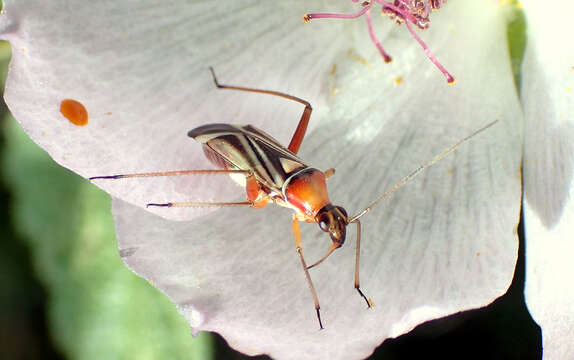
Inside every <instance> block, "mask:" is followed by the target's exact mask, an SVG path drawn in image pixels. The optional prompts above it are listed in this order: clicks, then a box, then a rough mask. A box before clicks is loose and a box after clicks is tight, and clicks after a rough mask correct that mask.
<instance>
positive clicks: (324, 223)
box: [319, 214, 330, 232]
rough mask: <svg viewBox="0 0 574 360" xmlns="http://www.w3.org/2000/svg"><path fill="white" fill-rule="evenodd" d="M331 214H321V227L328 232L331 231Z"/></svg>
mask: <svg viewBox="0 0 574 360" xmlns="http://www.w3.org/2000/svg"><path fill="white" fill-rule="evenodd" d="M329 223H330V221H329V215H327V214H321V216H320V217H319V227H320V228H321V230H323V231H325V232H327V231H329Z"/></svg>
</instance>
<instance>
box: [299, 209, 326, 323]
mask: <svg viewBox="0 0 574 360" xmlns="http://www.w3.org/2000/svg"><path fill="white" fill-rule="evenodd" d="M292 225H293V237H294V238H295V247H296V249H297V254H299V258H300V259H301V265H302V266H303V271H304V272H305V277H306V278H307V283H308V284H309V289H311V294H312V295H313V301H314V302H315V311H316V312H317V319H318V320H319V327H320V328H321V329H323V323H322V322H321V312H320V309H321V307H320V306H319V298H318V297H317V291H315V286H313V281H312V280H311V275H309V270H307V264H306V263H305V258H304V257H303V248H302V244H301V229H300V228H299V221H297V217H296V216H295V214H293V222H292Z"/></svg>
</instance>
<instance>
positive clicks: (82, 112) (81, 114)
mask: <svg viewBox="0 0 574 360" xmlns="http://www.w3.org/2000/svg"><path fill="white" fill-rule="evenodd" d="M60 112H61V113H62V115H64V116H65V117H66V119H68V120H70V122H71V123H72V124H74V125H78V126H84V125H86V124H87V123H88V110H86V107H85V106H84V105H83V104H82V103H81V102H79V101H76V100H72V99H65V100H62V102H61V103H60Z"/></svg>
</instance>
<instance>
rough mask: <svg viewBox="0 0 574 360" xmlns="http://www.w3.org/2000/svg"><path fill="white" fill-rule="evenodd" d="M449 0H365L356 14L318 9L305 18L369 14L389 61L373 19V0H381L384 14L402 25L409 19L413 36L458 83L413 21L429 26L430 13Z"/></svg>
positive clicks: (376, 0)
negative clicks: (419, 33) (415, 28)
mask: <svg viewBox="0 0 574 360" xmlns="http://www.w3.org/2000/svg"><path fill="white" fill-rule="evenodd" d="M351 1H353V2H358V1H359V0H351ZM445 2H446V0H394V1H393V2H390V1H386V0H367V1H363V2H362V3H361V6H362V7H363V8H362V9H361V10H360V11H358V12H356V13H352V14H337V13H314V14H305V15H304V16H303V20H304V21H305V22H306V23H308V22H310V21H311V20H312V19H327V18H331V19H355V18H358V17H361V16H363V15H364V16H365V20H366V21H367V25H368V28H369V36H370V38H371V41H372V42H373V44H374V45H375V47H376V48H377V50H378V51H379V53H380V54H381V56H382V57H383V60H384V61H385V62H387V63H388V62H390V61H391V60H392V58H391V56H390V55H389V54H388V53H387V52H386V51H385V50H384V49H383V46H382V45H381V43H380V41H379V40H378V39H377V37H376V35H375V32H374V30H373V23H372V20H371V6H372V5H373V3H378V4H380V5H381V7H382V11H381V15H383V16H384V15H389V18H390V19H391V20H394V21H396V23H397V24H398V25H400V24H402V23H403V22H404V23H405V25H406V27H407V29H408V30H409V32H410V33H411V35H412V36H413V38H414V39H415V40H416V41H417V42H418V43H419V44H420V45H421V47H422V48H423V50H424V52H425V55H426V56H427V57H428V58H429V60H430V61H431V62H432V63H433V64H435V66H436V67H437V68H438V69H439V70H440V72H442V73H443V74H444V76H445V77H446V80H447V82H448V83H449V84H454V83H455V79H454V77H453V76H452V75H451V74H450V73H449V72H448V71H447V70H446V69H445V67H444V66H443V65H442V64H441V63H440V62H439V61H438V59H437V58H436V56H435V55H434V54H433V53H432V51H431V50H430V48H429V47H428V46H427V45H426V44H425V42H424V41H423V40H422V39H421V38H420V37H419V36H418V35H417V34H416V32H415V31H414V29H413V28H412V26H411V24H414V25H416V26H417V27H418V28H419V29H421V30H425V29H427V28H428V27H429V24H430V19H429V16H430V13H431V12H432V11H433V10H438V9H440V7H441V5H442V4H443V3H445Z"/></svg>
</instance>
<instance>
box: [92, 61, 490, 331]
mask: <svg viewBox="0 0 574 360" xmlns="http://www.w3.org/2000/svg"><path fill="white" fill-rule="evenodd" d="M210 70H211V74H212V76H213V81H214V83H215V85H216V86H217V87H218V88H219V89H229V90H239V91H247V92H255V93H261V94H268V95H273V96H279V97H283V98H286V99H289V100H292V101H296V102H299V103H301V104H303V105H305V109H304V110H303V114H302V115H301V118H300V120H299V124H298V125H297V128H296V130H295V133H294V134H293V136H292V138H291V141H290V143H289V145H288V147H287V148H285V147H284V146H283V145H281V144H280V143H279V142H278V141H277V140H275V139H274V138H273V137H271V136H270V135H268V134H266V133H265V132H263V131H261V130H259V129H257V128H256V127H254V126H251V125H245V126H238V125H230V124H225V123H217V124H207V125H202V126H199V127H197V128H194V129H192V130H190V131H189V132H188V136H190V137H192V138H194V139H195V140H197V141H199V142H200V143H202V145H203V151H204V153H205V156H206V157H207V158H208V159H209V160H210V161H211V162H212V163H213V164H214V165H215V166H216V167H218V168H219V169H217V170H181V171H165V172H149V173H137V174H122V175H111V176H94V177H91V178H90V180H99V179H124V178H133V177H153V176H175V175H199V174H225V175H229V176H231V177H232V178H233V179H234V180H235V181H236V182H238V183H239V184H240V185H242V186H244V187H245V191H246V201H241V202H169V203H148V204H147V206H148V207H149V206H160V207H196V206H249V207H252V208H262V207H265V206H266V205H268V204H270V203H275V204H277V205H279V206H283V207H287V208H290V209H292V210H293V212H294V213H293V216H292V231H293V237H294V240H295V248H296V251H297V254H298V255H299V259H300V261H301V266H302V268H303V271H304V273H305V277H306V279H307V283H308V285H309V288H310V290H311V294H312V296H313V301H314V303H315V311H316V314H317V320H318V322H319V327H320V328H321V329H323V323H322V321H321V312H320V305H319V298H318V296H317V292H316V290H315V287H314V285H313V281H312V280H311V275H310V274H309V269H311V268H312V267H314V266H317V265H319V264H320V263H321V262H323V261H324V260H325V259H327V258H328V257H329V255H331V254H332V253H333V251H334V250H335V249H338V248H339V247H341V246H342V245H343V243H344V242H345V238H346V229H347V226H348V225H349V224H355V225H356V226H357V240H356V241H357V242H356V253H355V281H354V287H355V289H356V290H357V292H358V293H359V295H360V296H361V297H362V298H363V299H364V300H365V302H366V303H367V307H369V308H370V307H372V301H371V300H370V299H369V298H367V296H366V295H365V294H364V293H363V291H362V290H361V287H360V281H359V257H360V243H361V222H360V221H359V218H360V217H362V216H363V215H365V214H366V213H368V212H369V211H371V209H372V208H373V207H374V206H375V205H377V204H378V203H379V202H380V201H381V200H383V199H385V198H386V197H388V196H389V195H391V194H392V193H393V192H395V191H397V190H398V189H399V188H401V187H402V186H403V185H405V184H406V183H407V182H408V181H409V180H411V179H412V178H413V177H415V176H416V175H418V174H419V173H420V172H421V171H422V170H424V169H425V168H427V167H429V166H431V165H433V164H434V163H436V162H437V161H439V160H440V159H442V158H443V157H445V156H446V155H448V154H449V153H451V152H452V151H454V150H455V149H456V148H457V147H458V146H460V145H461V144H462V143H463V142H465V141H467V140H469V139H470V138H472V137H474V136H476V135H477V134H478V133H480V132H482V131H484V130H486V129H487V128H489V127H490V126H492V125H494V124H495V123H496V122H497V121H498V120H495V121H493V122H491V123H489V124H487V125H486V126H484V127H482V128H480V129H479V130H477V131H475V132H474V133H472V134H471V135H469V136H467V137H465V138H464V139H462V140H459V141H458V142H457V143H456V144H454V145H453V146H451V147H449V148H447V149H445V150H444V151H443V152H442V153H440V154H438V155H436V156H435V157H434V158H432V159H431V160H430V161H428V162H427V163H425V164H423V165H421V166H419V167H418V168H417V169H415V170H414V171H413V172H411V173H410V174H408V175H407V176H405V177H404V178H403V179H402V180H400V181H399V182H398V183H397V184H395V185H394V186H393V187H392V188H391V189H390V190H388V191H386V192H385V193H383V194H382V195H380V196H379V197H378V198H376V199H375V200H374V201H373V202H372V203H370V204H369V205H368V206H367V207H366V208H364V209H363V210H362V211H360V212H359V213H357V214H356V215H353V216H349V215H348V214H347V212H346V211H345V209H344V208H343V207H341V206H335V205H333V204H332V203H331V201H330V200H329V195H328V192H327V184H326V179H327V178H328V177H330V176H331V175H333V174H334V172H335V170H334V169H328V170H326V171H321V170H318V169H315V168H313V167H310V166H308V165H307V164H306V163H305V162H304V161H303V160H301V159H300V158H299V157H298V156H297V152H298V151H299V148H300V146H301V143H302V142H303V138H304V137H305V133H306V130H307V125H308V123H309V119H310V117H311V112H312V107H311V104H310V103H309V102H308V101H306V100H303V99H301V98H298V97H295V96H292V95H289V94H286V93H282V92H278V91H272V90H261V89H255V88H247V87H240V86H231V85H223V84H220V83H219V82H218V80H217V77H216V76H215V72H214V71H213V68H210ZM299 222H307V223H316V224H317V225H319V228H320V229H321V230H322V231H323V232H326V233H328V234H329V236H330V238H331V242H332V243H331V245H330V247H329V249H328V250H327V252H326V253H325V255H324V256H323V257H322V258H320V259H319V260H318V261H316V262H315V263H313V264H311V265H307V262H306V261H305V257H304V256H303V246H302V240H301V231H300V227H299Z"/></svg>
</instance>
